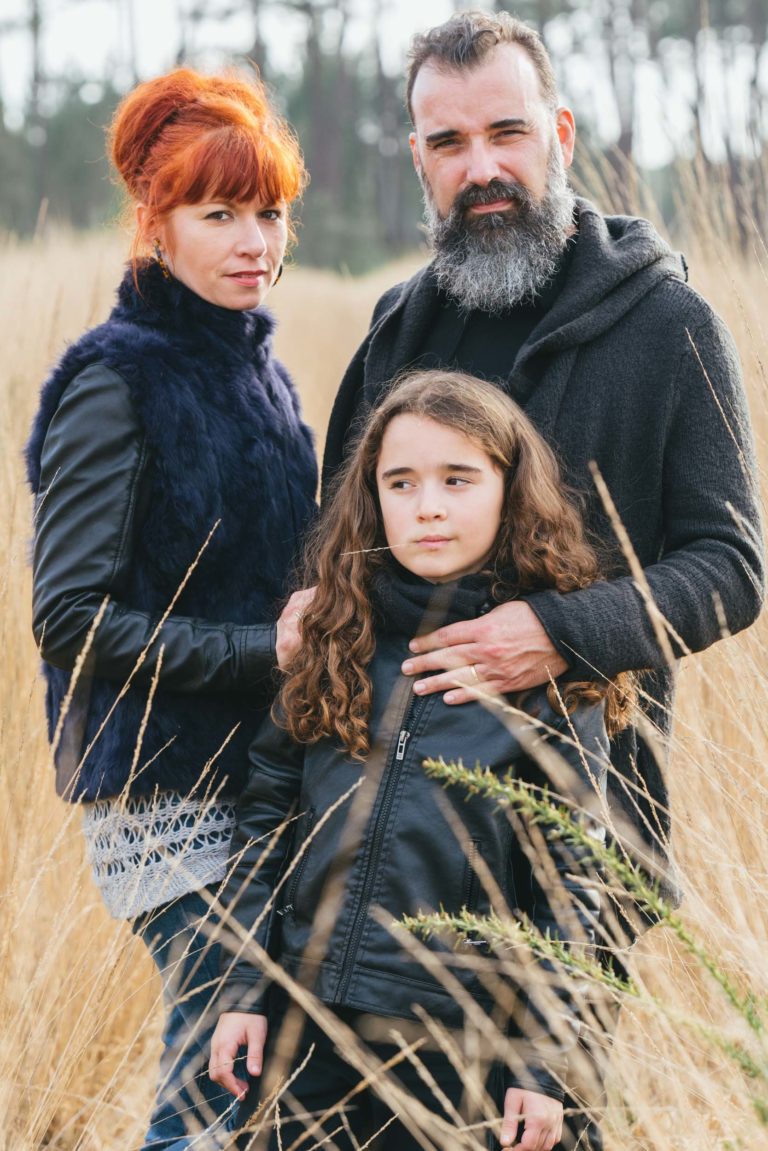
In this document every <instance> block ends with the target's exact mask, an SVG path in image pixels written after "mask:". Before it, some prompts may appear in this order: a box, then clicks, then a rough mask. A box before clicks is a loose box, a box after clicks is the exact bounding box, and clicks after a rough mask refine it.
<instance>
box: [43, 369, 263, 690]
mask: <svg viewBox="0 0 768 1151" xmlns="http://www.w3.org/2000/svg"><path fill="white" fill-rule="evenodd" d="M146 466H147V448H146V445H145V442H144V439H143V436H142V432H141V428H140V425H139V423H138V420H137V417H136V413H135V411H134V409H133V404H132V402H131V398H130V393H129V391H128V387H127V385H126V383H125V381H124V380H123V379H122V377H121V376H120V375H119V374H118V373H117V372H115V371H113V370H112V369H110V368H108V367H106V366H105V365H104V364H92V365H90V366H89V367H88V368H86V369H84V370H83V371H82V372H80V374H79V375H78V376H76V377H75V379H74V380H73V381H72V382H71V383H70V384H69V386H68V387H67V389H66V391H65V392H64V395H63V396H62V399H61V402H60V404H59V407H58V408H57V410H56V413H55V414H54V417H53V419H52V421H51V424H50V426H49V429H48V433H47V435H46V439H45V444H44V446H43V453H42V471H41V482H40V492H39V495H38V497H37V502H36V509H35V540H34V553H33V630H34V634H35V639H36V640H37V643H38V646H39V648H40V653H41V655H42V657H43V659H45V660H46V661H47V662H48V663H51V664H53V665H54V666H56V667H60V668H65V669H70V668H72V667H73V666H74V663H75V661H76V659H77V657H78V655H79V653H80V651H81V650H82V647H83V644H84V643H85V641H86V639H87V638H88V635H89V633H90V632H91V630H92V628H93V624H94V620H95V619H96V616H97V614H98V612H99V610H100V609H101V607H102V605H103V604H104V602H105V601H106V608H105V610H104V614H103V616H102V618H101V621H100V623H99V625H98V627H97V628H96V630H95V631H94V632H93V643H92V647H91V651H90V653H89V663H88V670H89V672H91V673H92V674H95V675H98V676H102V677H104V678H107V679H117V680H125V679H127V677H128V676H129V675H130V674H131V672H132V671H133V670H134V667H135V665H136V662H137V660H138V659H139V657H140V655H141V653H142V652H143V651H144V650H145V648H148V650H147V654H146V656H145V658H144V660H143V662H142V664H141V666H140V667H139V669H138V670H137V671H136V673H135V676H134V680H135V682H138V683H142V682H144V683H146V682H147V681H149V680H151V679H152V677H153V675H154V672H155V668H156V664H157V658H158V654H159V650H160V646H161V645H162V646H163V649H164V650H163V661H162V669H161V682H162V683H163V685H164V686H165V687H166V688H170V689H172V690H174V691H182V692H193V691H209V692H219V691H231V690H240V691H242V690H246V689H248V688H250V687H253V686H254V685H256V684H257V683H258V682H259V681H260V680H262V679H264V677H266V676H267V675H269V674H270V672H271V669H272V667H273V666H274V662H275V660H274V633H275V628H274V627H272V626H270V625H261V624H259V625H252V626H242V625H235V624H231V623H226V622H210V621H207V620H203V619H193V618H190V617H188V616H182V615H176V614H173V613H172V614H171V615H169V617H168V619H167V620H166V622H165V623H164V624H163V626H162V628H161V629H160V631H159V633H158V634H157V636H155V637H154V639H153V635H154V633H155V630H156V628H157V624H158V619H157V618H154V617H152V616H150V615H149V614H147V613H146V612H142V611H137V610H135V609H134V608H132V607H131V606H130V605H129V604H127V603H126V602H125V600H124V598H123V597H124V595H125V589H126V586H127V577H128V573H129V571H130V567H131V560H132V554H131V553H132V546H133V541H134V539H135V536H136V531H137V519H138V516H139V513H140V505H141V498H142V480H143V477H144V474H145V471H146Z"/></svg>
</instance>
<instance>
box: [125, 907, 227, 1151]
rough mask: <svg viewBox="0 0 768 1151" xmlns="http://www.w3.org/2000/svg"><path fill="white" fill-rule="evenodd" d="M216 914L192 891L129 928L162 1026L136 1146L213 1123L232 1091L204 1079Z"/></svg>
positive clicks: (213, 1015) (154, 1148) (164, 1148)
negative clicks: (154, 973) (155, 988)
mask: <svg viewBox="0 0 768 1151" xmlns="http://www.w3.org/2000/svg"><path fill="white" fill-rule="evenodd" d="M216 924H217V919H216V917H215V916H214V915H213V914H212V913H211V911H210V907H209V903H208V901H207V900H206V899H204V898H203V896H202V895H201V893H200V892H197V891H191V892H188V893H187V894H186V895H183V896H181V897H180V898H179V899H174V900H173V901H172V902H171V903H166V904H163V905H162V907H157V908H155V909H154V910H152V911H148V912H145V913H144V914H143V915H140V916H138V917H137V918H136V919H134V920H133V922H132V924H131V930H132V931H133V932H134V934H135V935H138V936H140V937H141V939H143V941H144V943H146V945H147V947H148V949H149V953H150V955H151V956H152V958H153V960H154V961H155V963H156V965H157V968H158V970H159V972H160V977H161V979H162V981H163V1003H164V1006H165V1024H164V1027H163V1036H162V1038H163V1053H162V1056H161V1059H160V1079H159V1082H158V1085H157V1092H156V1097H155V1105H154V1108H153V1111H152V1116H151V1119H150V1124H149V1129H148V1130H147V1133H146V1136H145V1138H144V1144H143V1149H142V1151H150V1149H151V1151H168V1148H170V1147H171V1145H172V1144H173V1143H174V1142H176V1140H179V1139H182V1138H183V1137H184V1136H186V1135H191V1134H196V1133H198V1132H200V1131H202V1130H205V1129H209V1128H210V1127H211V1126H214V1127H215V1126H217V1121H218V1120H219V1118H220V1117H221V1116H222V1115H223V1114H224V1113H225V1112H226V1111H227V1110H228V1108H230V1106H231V1104H232V1103H233V1099H232V1096H231V1095H229V1094H228V1093H227V1092H226V1091H223V1090H222V1088H221V1087H219V1086H217V1084H215V1083H212V1082H211V1080H210V1079H209V1077H208V1057H209V1054H210V1040H211V1035H212V1033H213V1029H214V1027H215V1026H216V1019H217V1014H218V1012H217V1009H216V1002H215V994H216V990H217V988H218V982H219V955H220V946H219V944H218V943H210V942H209V937H210V935H211V932H212V931H213V929H214V928H215V927H216Z"/></svg>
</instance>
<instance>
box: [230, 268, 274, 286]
mask: <svg viewBox="0 0 768 1151" xmlns="http://www.w3.org/2000/svg"><path fill="white" fill-rule="evenodd" d="M266 274H267V273H266V271H258V270H254V271H252V272H228V273H227V279H229V280H234V281H235V282H236V283H238V284H243V285H245V287H249V288H252V287H255V285H256V284H258V283H259V281H260V280H261V279H262V277H264V276H266Z"/></svg>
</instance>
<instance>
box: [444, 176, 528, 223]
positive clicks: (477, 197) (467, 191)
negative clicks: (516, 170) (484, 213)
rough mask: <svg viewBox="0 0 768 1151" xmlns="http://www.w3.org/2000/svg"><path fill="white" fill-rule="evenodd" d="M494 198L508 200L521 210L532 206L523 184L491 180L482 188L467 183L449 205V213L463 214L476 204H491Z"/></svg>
mask: <svg viewBox="0 0 768 1151" xmlns="http://www.w3.org/2000/svg"><path fill="white" fill-rule="evenodd" d="M495 200H509V201H510V202H511V203H513V204H516V205H517V207H518V208H521V209H523V210H525V209H527V208H530V207H532V205H533V202H534V201H533V196H532V195H531V193H530V192H529V190H528V189H527V188H526V187H525V186H524V185H523V184H518V183H517V182H514V181H513V182H510V183H507V182H506V181H504V180H491V182H490V183H489V184H486V185H485V187H483V188H481V187H480V185H479V184H468V185H467V187H466V188H463V189H462V190H461V191H460V192H459V193H458V195H457V196H456V198H455V199H454V201H453V204H452V205H451V215H452V216H453V215H454V213H456V215H459V214H463V213H464V212H466V210H467V209H468V208H473V207H475V206H476V205H478V204H492V203H493V202H494V201H495Z"/></svg>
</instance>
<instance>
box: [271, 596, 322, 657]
mask: <svg viewBox="0 0 768 1151" xmlns="http://www.w3.org/2000/svg"><path fill="white" fill-rule="evenodd" d="M316 591H317V588H314V587H307V588H302V589H301V591H295V592H294V593H293V595H292V596H291V598H290V599H289V600H288V603H287V604H286V605H285V607H284V608H283V610H282V612H281V613H280V618H279V620H278V621H277V641H276V643H275V654H276V655H277V666H278V667H279V668H280V670H281V671H287V670H288V668H289V666H290V663H291V660H292V659H293V657H294V656H295V655H296V652H297V651H298V650H299V648H300V647H301V617H302V616H303V615H304V612H305V611H306V610H307V608H308V607H309V605H310V604H311V603H312V600H313V599H314V598H315V592H316Z"/></svg>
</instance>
